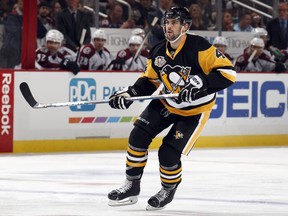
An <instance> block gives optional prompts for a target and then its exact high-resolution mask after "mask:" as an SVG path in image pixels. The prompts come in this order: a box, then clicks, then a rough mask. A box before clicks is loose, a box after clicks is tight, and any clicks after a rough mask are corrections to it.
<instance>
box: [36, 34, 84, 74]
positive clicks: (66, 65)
mask: <svg viewBox="0 0 288 216" xmlns="http://www.w3.org/2000/svg"><path fill="white" fill-rule="evenodd" d="M45 40H46V45H44V46H41V47H39V48H38V49H37V50H36V61H35V67H36V68H37V69H54V70H56V69H64V70H70V71H72V72H73V74H74V75H76V74H77V73H78V72H79V67H78V65H77V63H76V62H75V60H76V53H74V52H73V51H72V50H70V49H69V48H67V47H65V46H62V42H63V40H64V36H63V34H62V33H61V32H60V31H58V30H56V29H51V30H49V31H48V32H47V34H46V36H45Z"/></svg>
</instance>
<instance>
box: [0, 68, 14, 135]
mask: <svg viewBox="0 0 288 216" xmlns="http://www.w3.org/2000/svg"><path fill="white" fill-rule="evenodd" d="M2 78H3V80H2V97H1V102H2V103H1V113H2V116H1V135H9V130H10V128H11V125H10V119H9V113H10V108H11V104H10V97H9V92H10V84H11V81H12V75H11V74H5V73H3V74H2Z"/></svg>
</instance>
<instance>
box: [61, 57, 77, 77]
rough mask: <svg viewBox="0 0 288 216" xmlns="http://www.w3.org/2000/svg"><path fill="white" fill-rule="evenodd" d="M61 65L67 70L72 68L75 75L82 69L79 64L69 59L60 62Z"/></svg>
mask: <svg viewBox="0 0 288 216" xmlns="http://www.w3.org/2000/svg"><path fill="white" fill-rule="evenodd" d="M60 67H61V68H62V69H65V70H70V71H72V73H73V74H74V75H77V74H78V73H79V71H80V68H79V66H78V64H77V63H76V62H75V61H71V60H69V59H64V60H63V61H62V62H61V63H60Z"/></svg>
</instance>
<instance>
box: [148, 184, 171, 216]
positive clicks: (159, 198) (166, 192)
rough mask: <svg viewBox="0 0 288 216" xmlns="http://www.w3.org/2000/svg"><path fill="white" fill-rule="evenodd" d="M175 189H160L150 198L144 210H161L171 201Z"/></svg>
mask: <svg viewBox="0 0 288 216" xmlns="http://www.w3.org/2000/svg"><path fill="white" fill-rule="evenodd" d="M176 189H177V188H176V187H175V188H173V189H170V188H164V187H162V189H161V190H160V191H159V192H158V193H157V194H155V195H154V196H152V197H150V199H149V200H148V206H147V207H146V210H148V211H150V210H160V209H162V208H163V207H164V206H166V205H167V204H168V203H170V202H171V201H172V200H173V198H174V194H175V192H176Z"/></svg>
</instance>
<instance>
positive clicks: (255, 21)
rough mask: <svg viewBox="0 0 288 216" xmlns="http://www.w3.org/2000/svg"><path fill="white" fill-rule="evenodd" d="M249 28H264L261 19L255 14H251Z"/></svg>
mask: <svg viewBox="0 0 288 216" xmlns="http://www.w3.org/2000/svg"><path fill="white" fill-rule="evenodd" d="M251 26H252V27H253V28H265V25H264V23H263V20H262V17H261V16H260V15H259V14H257V13H256V12H252V13H251Z"/></svg>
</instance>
